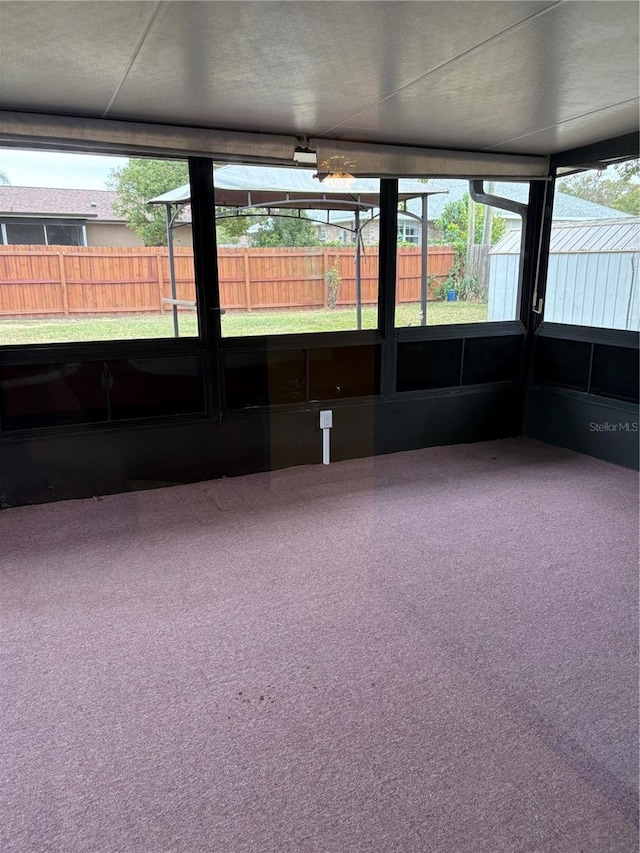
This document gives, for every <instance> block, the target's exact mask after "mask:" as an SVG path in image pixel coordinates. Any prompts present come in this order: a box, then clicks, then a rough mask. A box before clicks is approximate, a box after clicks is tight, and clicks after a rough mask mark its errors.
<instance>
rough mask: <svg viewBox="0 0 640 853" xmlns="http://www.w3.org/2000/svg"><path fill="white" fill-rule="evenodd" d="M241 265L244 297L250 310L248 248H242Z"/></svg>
mask: <svg viewBox="0 0 640 853" xmlns="http://www.w3.org/2000/svg"><path fill="white" fill-rule="evenodd" d="M242 267H243V269H244V299H245V302H246V303H247V311H251V279H250V278H249V250H248V249H246V248H245V249H243V250H242Z"/></svg>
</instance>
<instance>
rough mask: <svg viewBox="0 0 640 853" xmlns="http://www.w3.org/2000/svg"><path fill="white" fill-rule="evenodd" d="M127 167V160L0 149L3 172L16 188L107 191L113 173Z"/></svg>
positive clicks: (89, 155) (91, 155) (101, 156)
mask: <svg viewBox="0 0 640 853" xmlns="http://www.w3.org/2000/svg"><path fill="white" fill-rule="evenodd" d="M126 163H127V158H126V157H106V156H103V155H100V156H98V155H95V154H63V153H60V152H57V151H55V152H54V151H25V150H22V149H15V148H0V172H4V174H5V175H6V176H7V178H8V179H9V183H10V184H11V185H12V186H14V187H58V188H63V189H77V190H106V189H107V186H106V183H105V181H106V180H107V178H108V176H109V172H110V171H111V169H116V168H118V167H120V166H124V165H125V164H126Z"/></svg>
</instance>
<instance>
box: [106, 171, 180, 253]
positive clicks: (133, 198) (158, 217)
mask: <svg viewBox="0 0 640 853" xmlns="http://www.w3.org/2000/svg"><path fill="white" fill-rule="evenodd" d="M188 181H189V167H188V166H187V164H186V163H184V162H180V161H177V160H136V159H131V160H129V162H128V163H127V165H126V166H122V167H121V168H119V169H112V170H111V173H110V175H109V179H108V181H107V186H108V187H110V188H111V189H114V190H115V191H116V193H117V194H118V197H117V199H116V201H115V203H114V205H113V208H114V210H115V212H116V213H117V214H118V215H119V216H123V217H124V218H125V219H126V220H127V224H128V225H129V228H131V230H132V231H135V232H136V234H138V235H139V236H140V237H141V238H142V240H143V242H144V244H145V246H165V245H166V243H167V226H166V220H165V208H164V206H163V205H156V204H152V205H150V204H148V201H149V199H152V198H155V196H159V195H162V194H163V193H166V192H169V190H175V189H176V188H177V187H180V186H182V184H186V183H187V182H188Z"/></svg>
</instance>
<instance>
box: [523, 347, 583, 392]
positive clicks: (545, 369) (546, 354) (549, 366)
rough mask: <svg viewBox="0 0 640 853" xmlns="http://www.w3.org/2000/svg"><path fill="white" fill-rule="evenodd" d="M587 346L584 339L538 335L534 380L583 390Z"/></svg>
mask: <svg viewBox="0 0 640 853" xmlns="http://www.w3.org/2000/svg"><path fill="white" fill-rule="evenodd" d="M591 346H592V345H591V344H590V343H588V342H587V341H566V340H562V339H560V338H547V337H538V338H537V340H536V353H535V381H536V382H544V383H548V384H550V385H560V386H562V387H563V388H572V389H574V390H576V391H586V390H587V389H588V387H589V371H590V365H591Z"/></svg>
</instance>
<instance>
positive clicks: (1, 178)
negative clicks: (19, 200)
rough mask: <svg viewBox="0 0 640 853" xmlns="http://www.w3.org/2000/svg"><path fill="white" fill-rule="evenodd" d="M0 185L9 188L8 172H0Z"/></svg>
mask: <svg viewBox="0 0 640 853" xmlns="http://www.w3.org/2000/svg"><path fill="white" fill-rule="evenodd" d="M0 185H2V186H5V187H6V186H9V176H8V175H7V173H6V172H2V171H0Z"/></svg>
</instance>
